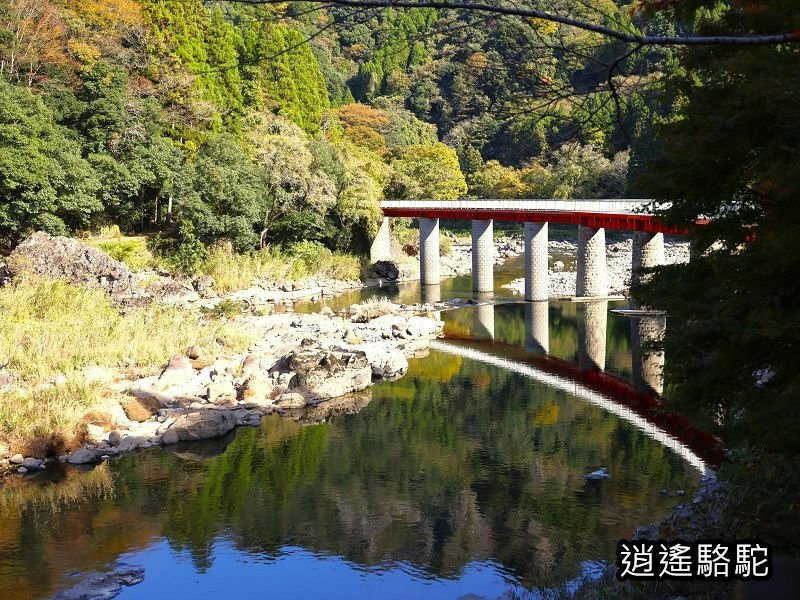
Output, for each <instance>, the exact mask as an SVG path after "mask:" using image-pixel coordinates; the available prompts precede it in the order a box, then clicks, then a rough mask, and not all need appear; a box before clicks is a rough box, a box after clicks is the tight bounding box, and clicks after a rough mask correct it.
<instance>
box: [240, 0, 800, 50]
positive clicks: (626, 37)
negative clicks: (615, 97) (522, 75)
mask: <svg viewBox="0 0 800 600" xmlns="http://www.w3.org/2000/svg"><path fill="white" fill-rule="evenodd" d="M226 1H228V2H232V3H238V4H252V5H257V4H283V3H284V2H285V0H226ZM306 1H307V2H310V3H315V4H328V5H338V6H349V7H355V8H435V9H450V10H452V9H462V10H473V11H480V12H489V13H495V14H501V15H514V16H518V17H529V18H533V19H541V20H543V21H551V22H553V23H560V24H562V25H569V26H571V27H576V28H578V29H583V30H584V31H591V32H594V33H599V34H600V35H604V36H606V37H610V38H613V39H617V40H620V41H622V42H626V43H629V44H640V45H642V46H720V45H737V46H774V45H778V44H789V43H798V42H800V27H797V28H794V29H793V30H792V31H788V32H784V33H775V34H766V35H759V34H749V35H713V36H653V35H638V34H634V33H630V32H627V31H620V30H618V29H613V28H611V27H606V26H604V25H598V24H595V23H589V22H588V21H581V20H580V19H574V18H572V17H568V16H564V15H560V14H556V13H549V12H546V11H542V10H537V9H534V8H519V7H515V6H502V5H493V4H484V3H481V2H464V1H461V0H457V1H450V0H306Z"/></svg>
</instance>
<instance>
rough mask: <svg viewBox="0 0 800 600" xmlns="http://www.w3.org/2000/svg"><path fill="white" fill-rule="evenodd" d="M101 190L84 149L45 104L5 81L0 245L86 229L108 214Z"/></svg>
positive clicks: (0, 92) (0, 103)
mask: <svg viewBox="0 0 800 600" xmlns="http://www.w3.org/2000/svg"><path fill="white" fill-rule="evenodd" d="M98 187H99V181H98V179H97V177H96V175H95V173H94V171H93V169H92V167H91V165H90V164H89V163H88V162H87V161H86V160H84V159H83V157H82V156H81V147H80V144H79V143H78V142H77V141H76V140H75V139H74V138H73V137H72V136H71V135H70V133H69V132H68V131H67V130H66V129H65V128H63V127H61V126H59V125H58V124H56V122H55V120H54V118H53V113H52V111H51V110H50V109H48V108H47V107H46V106H45V104H44V102H42V100H41V99H40V98H38V97H37V96H35V95H34V94H33V93H32V92H31V91H30V90H28V89H25V88H21V87H15V86H12V85H10V84H8V83H6V82H4V81H0V243H2V245H4V246H6V247H8V246H11V245H13V244H15V243H16V242H17V241H19V240H20V239H21V238H22V237H24V236H25V235H26V234H27V233H29V232H31V231H33V230H36V229H42V230H44V231H47V232H49V233H52V234H59V235H64V234H68V233H70V232H71V231H74V230H75V229H76V228H82V227H87V226H88V225H89V224H90V223H91V220H92V218H93V217H95V216H97V215H98V214H99V213H100V212H101V211H102V209H103V206H102V204H101V203H100V201H99V200H98V198H97V191H98Z"/></svg>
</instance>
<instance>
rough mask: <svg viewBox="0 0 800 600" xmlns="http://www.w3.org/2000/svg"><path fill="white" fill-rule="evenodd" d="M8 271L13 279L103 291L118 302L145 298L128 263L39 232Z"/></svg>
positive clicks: (16, 254) (12, 259) (17, 254)
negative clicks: (37, 279) (32, 278)
mask: <svg viewBox="0 0 800 600" xmlns="http://www.w3.org/2000/svg"><path fill="white" fill-rule="evenodd" d="M6 271H7V273H8V275H9V276H10V278H11V279H15V278H17V277H20V276H22V275H34V276H37V277H43V278H46V279H61V280H64V281H66V282H68V283H70V284H72V285H80V286H87V287H94V288H99V289H101V290H103V291H105V292H106V293H107V294H109V295H110V296H111V297H112V298H113V299H115V300H118V301H122V300H123V299H126V298H131V297H134V296H137V295H142V292H141V290H140V289H139V287H138V284H137V282H136V278H135V277H134V275H133V273H132V272H131V270H130V269H129V268H128V267H127V265H125V264H124V263H121V262H119V261H116V260H114V259H113V258H111V257H110V256H108V255H107V254H105V253H104V252H101V251H100V250H98V249H97V248H92V247H91V246H88V245H86V244H84V243H82V242H79V241H78V240H76V239H73V238H67V237H61V236H51V235H49V234H47V233H44V232H43V231H37V232H36V233H34V234H33V235H32V236H30V237H29V238H28V239H26V240H25V241H24V242H22V243H21V244H20V245H19V246H17V247H16V248H15V249H14V251H13V252H12V253H11V255H10V256H9V257H8V261H7V264H6Z"/></svg>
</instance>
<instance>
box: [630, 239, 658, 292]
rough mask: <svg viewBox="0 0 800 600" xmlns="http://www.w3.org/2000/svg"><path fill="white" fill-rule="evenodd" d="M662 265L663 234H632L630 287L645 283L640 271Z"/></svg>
mask: <svg viewBox="0 0 800 600" xmlns="http://www.w3.org/2000/svg"><path fill="white" fill-rule="evenodd" d="M663 264H664V234H663V233H648V232H646V231H634V232H633V252H632V264H631V285H635V284H638V283H646V279H642V274H641V273H640V271H641V270H642V269H649V268H651V267H658V266H659V265H663Z"/></svg>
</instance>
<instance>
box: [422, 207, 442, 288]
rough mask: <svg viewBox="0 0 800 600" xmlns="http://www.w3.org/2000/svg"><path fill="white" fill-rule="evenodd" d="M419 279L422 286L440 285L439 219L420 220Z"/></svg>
mask: <svg viewBox="0 0 800 600" xmlns="http://www.w3.org/2000/svg"><path fill="white" fill-rule="evenodd" d="M419 278H420V281H421V282H422V285H439V284H440V283H441V281H442V276H441V269H440V268H439V219H420V220H419Z"/></svg>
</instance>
